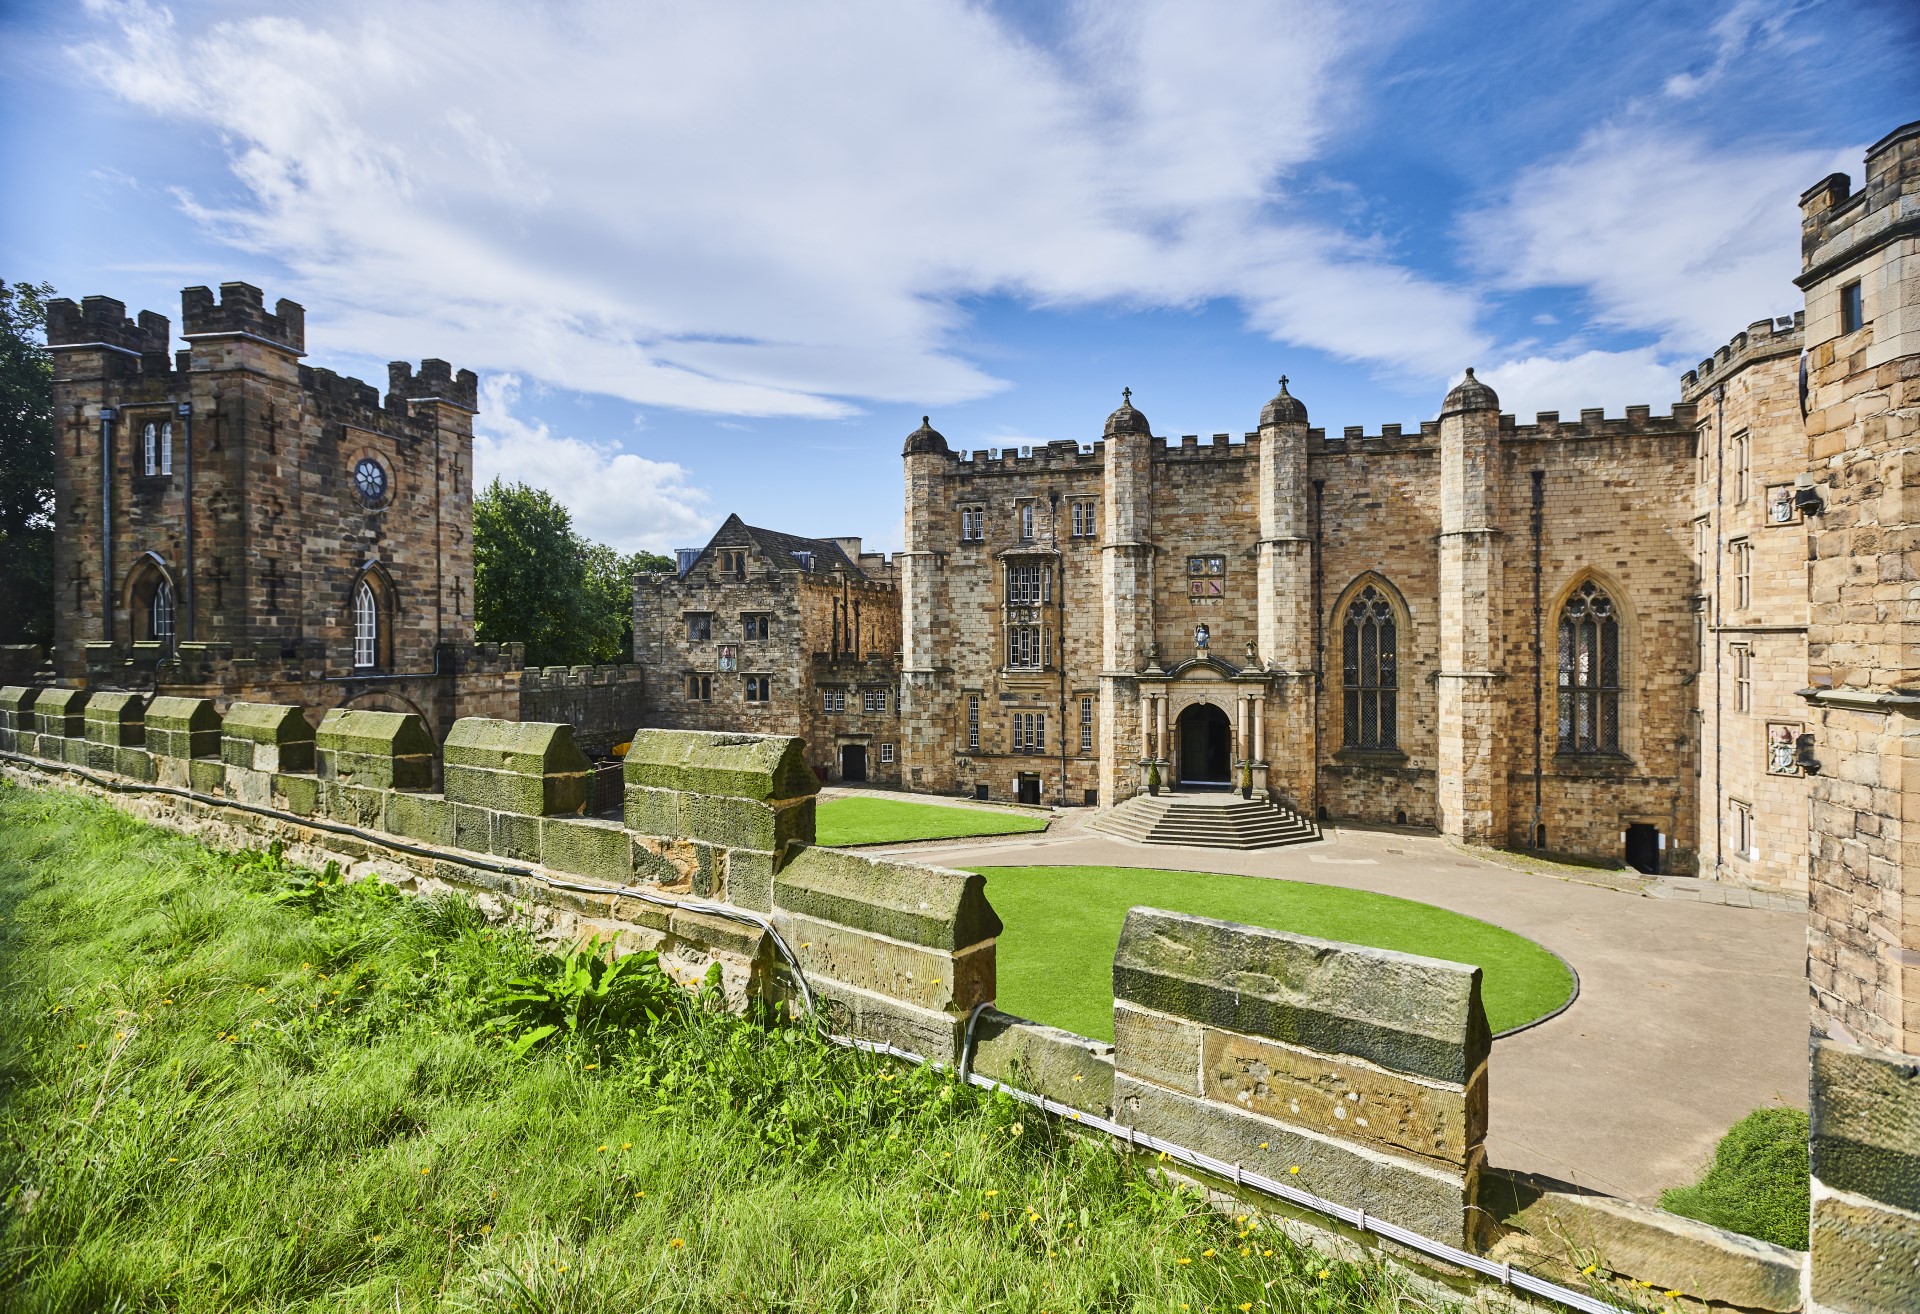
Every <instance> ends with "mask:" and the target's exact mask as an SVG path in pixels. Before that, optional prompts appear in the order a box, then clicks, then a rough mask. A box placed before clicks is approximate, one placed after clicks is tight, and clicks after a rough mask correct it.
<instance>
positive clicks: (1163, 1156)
mask: <svg viewBox="0 0 1920 1314" xmlns="http://www.w3.org/2000/svg"><path fill="white" fill-rule="evenodd" d="M1166 1161H1167V1152H1166V1151H1165V1150H1162V1151H1160V1162H1161V1163H1165V1162H1166Z"/></svg>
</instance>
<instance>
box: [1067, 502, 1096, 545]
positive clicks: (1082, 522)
mask: <svg viewBox="0 0 1920 1314" xmlns="http://www.w3.org/2000/svg"><path fill="white" fill-rule="evenodd" d="M1098 505H1099V503H1097V502H1075V503H1074V504H1073V537H1075V538H1092V537H1093V536H1094V532H1095V520H1094V509H1095V507H1097V506H1098Z"/></svg>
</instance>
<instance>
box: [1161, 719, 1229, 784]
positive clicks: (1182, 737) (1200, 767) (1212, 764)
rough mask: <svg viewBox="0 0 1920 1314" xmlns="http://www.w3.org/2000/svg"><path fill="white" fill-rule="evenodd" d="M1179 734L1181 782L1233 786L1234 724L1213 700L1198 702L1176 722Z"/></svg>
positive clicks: (1175, 729)
mask: <svg viewBox="0 0 1920 1314" xmlns="http://www.w3.org/2000/svg"><path fill="white" fill-rule="evenodd" d="M1174 732H1175V734H1176V735H1177V736H1178V738H1179V757H1178V759H1177V760H1178V761H1179V763H1180V774H1179V783H1180V784H1181V785H1184V786H1186V787H1188V788H1192V787H1195V786H1199V787H1202V788H1206V787H1210V786H1211V787H1217V788H1230V787H1231V786H1232V785H1233V725H1232V723H1231V722H1229V721H1228V720H1227V714H1226V713H1225V712H1223V711H1221V710H1220V709H1219V708H1218V707H1215V706H1213V705H1212V704H1211V703H1195V704H1194V705H1193V706H1191V707H1189V708H1187V709H1186V710H1185V711H1184V712H1182V713H1180V717H1179V719H1178V720H1177V721H1175V722H1174Z"/></svg>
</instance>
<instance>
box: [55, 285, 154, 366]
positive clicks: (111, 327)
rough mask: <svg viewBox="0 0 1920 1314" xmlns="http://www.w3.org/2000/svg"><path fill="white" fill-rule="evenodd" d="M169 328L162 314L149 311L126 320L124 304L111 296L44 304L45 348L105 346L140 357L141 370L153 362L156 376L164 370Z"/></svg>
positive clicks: (62, 300) (61, 299) (59, 300)
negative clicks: (45, 309)
mask: <svg viewBox="0 0 1920 1314" xmlns="http://www.w3.org/2000/svg"><path fill="white" fill-rule="evenodd" d="M172 327H173V326H172V323H171V322H170V321H169V320H168V319H167V317H166V316H165V315H161V314H156V313H155V312H154V311H151V310H143V311H141V312H140V317H139V319H138V320H137V321H136V320H132V319H129V318H127V306H126V303H125V302H124V301H117V300H115V299H114V298H112V297H85V298H83V299H82V300H81V302H80V304H78V305H75V304H74V303H73V301H72V300H71V299H70V298H67V297H55V298H54V299H53V300H51V301H49V302H47V346H48V347H50V348H58V347H106V348H109V349H111V350H112V351H115V352H124V353H131V354H134V355H137V356H140V357H141V358H142V361H143V368H144V362H147V361H154V360H157V364H158V369H159V372H160V373H165V372H166V371H167V368H168V364H169V362H168V360H167V351H168V348H169V347H170V346H171V345H172Z"/></svg>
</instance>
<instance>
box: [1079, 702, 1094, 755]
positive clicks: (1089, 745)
mask: <svg viewBox="0 0 1920 1314" xmlns="http://www.w3.org/2000/svg"><path fill="white" fill-rule="evenodd" d="M1080 751H1081V752H1083V753H1091V752H1092V751H1093V699H1091V698H1082V699H1081V700H1080Z"/></svg>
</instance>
